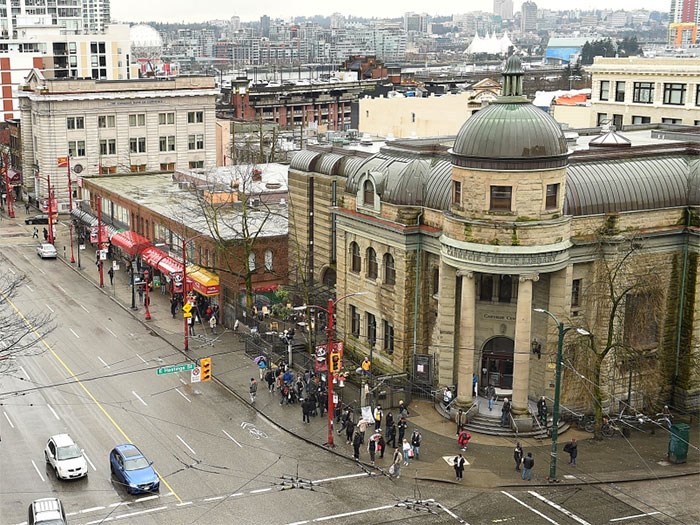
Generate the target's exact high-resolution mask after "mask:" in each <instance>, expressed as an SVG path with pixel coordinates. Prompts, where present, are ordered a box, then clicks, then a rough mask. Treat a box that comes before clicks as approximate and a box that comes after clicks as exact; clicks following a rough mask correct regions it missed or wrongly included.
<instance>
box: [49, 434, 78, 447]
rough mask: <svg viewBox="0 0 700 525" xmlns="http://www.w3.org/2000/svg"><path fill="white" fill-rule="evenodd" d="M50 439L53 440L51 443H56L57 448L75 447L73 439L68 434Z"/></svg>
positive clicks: (57, 435)
mask: <svg viewBox="0 0 700 525" xmlns="http://www.w3.org/2000/svg"><path fill="white" fill-rule="evenodd" d="M51 439H53V442H54V443H56V446H57V447H66V446H68V445H75V441H73V438H72V437H70V436H69V435H68V434H56V435H55V436H51Z"/></svg>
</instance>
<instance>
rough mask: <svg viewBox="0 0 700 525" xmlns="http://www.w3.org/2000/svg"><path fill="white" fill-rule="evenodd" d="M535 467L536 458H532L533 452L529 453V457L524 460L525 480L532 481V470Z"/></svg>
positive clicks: (523, 475) (523, 476)
mask: <svg viewBox="0 0 700 525" xmlns="http://www.w3.org/2000/svg"><path fill="white" fill-rule="evenodd" d="M534 466H535V458H533V457H532V452H528V453H527V457H526V458H525V459H524V460H523V474H522V478H523V480H525V479H526V480H528V481H532V469H533V467H534Z"/></svg>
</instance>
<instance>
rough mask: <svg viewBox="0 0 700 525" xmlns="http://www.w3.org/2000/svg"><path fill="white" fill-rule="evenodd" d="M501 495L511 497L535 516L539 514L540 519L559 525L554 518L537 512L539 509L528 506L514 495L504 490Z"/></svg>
mask: <svg viewBox="0 0 700 525" xmlns="http://www.w3.org/2000/svg"><path fill="white" fill-rule="evenodd" d="M501 494H505V495H506V496H508V497H509V498H510V499H512V500H513V501H516V502H518V503H520V504H521V505H522V506H523V507H525V508H526V509H528V510H531V511H532V512H534V513H535V514H537V515H538V516H539V517H540V518H544V519H545V520H547V521H548V522H549V523H551V524H552V525H559V523H558V522H556V521H554V520H553V519H552V518H550V517H549V516H545V515H544V514H542V513H541V512H540V511H539V510H537V509H535V508H533V507H531V506H530V505H528V504H527V503H525V502H524V501H522V500H519V499H518V498H516V497H515V496H513V495H512V494H509V493H508V492H506V491H505V490H502V491H501Z"/></svg>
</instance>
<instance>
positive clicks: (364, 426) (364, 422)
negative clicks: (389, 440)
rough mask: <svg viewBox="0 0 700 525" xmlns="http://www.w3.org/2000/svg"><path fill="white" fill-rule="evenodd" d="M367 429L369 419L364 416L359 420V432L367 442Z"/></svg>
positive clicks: (363, 440)
mask: <svg viewBox="0 0 700 525" xmlns="http://www.w3.org/2000/svg"><path fill="white" fill-rule="evenodd" d="M366 430H367V420H366V419H364V418H362V419H360V420H359V421H358V422H357V432H358V433H359V434H360V437H361V438H362V442H363V443H364V442H365V431H366Z"/></svg>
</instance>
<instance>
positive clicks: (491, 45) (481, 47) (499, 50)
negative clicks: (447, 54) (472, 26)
mask: <svg viewBox="0 0 700 525" xmlns="http://www.w3.org/2000/svg"><path fill="white" fill-rule="evenodd" d="M512 45H513V42H512V41H511V39H510V37H509V36H508V31H504V33H503V36H501V37H500V38H499V37H497V36H496V33H493V34H489V33H486V36H485V37H484V38H481V37H480V36H479V33H476V35H474V39H473V40H472V41H471V43H470V44H469V47H468V48H467V49H465V50H464V54H465V55H476V54H479V53H485V54H487V55H507V54H508V48H510V47H511V46H512Z"/></svg>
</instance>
